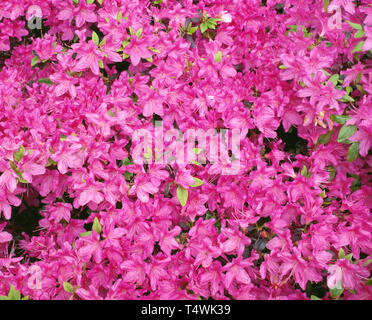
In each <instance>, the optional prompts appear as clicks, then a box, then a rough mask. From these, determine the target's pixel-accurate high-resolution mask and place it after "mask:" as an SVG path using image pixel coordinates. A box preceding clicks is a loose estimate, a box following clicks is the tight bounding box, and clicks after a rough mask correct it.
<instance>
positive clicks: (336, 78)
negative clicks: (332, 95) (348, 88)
mask: <svg viewBox="0 0 372 320" xmlns="http://www.w3.org/2000/svg"><path fill="white" fill-rule="evenodd" d="M339 78H340V75H339V74H334V75H333V76H331V77H330V78H329V79H328V81H331V82H332V83H333V86H334V87H335V86H336V85H337V82H338V79H339Z"/></svg>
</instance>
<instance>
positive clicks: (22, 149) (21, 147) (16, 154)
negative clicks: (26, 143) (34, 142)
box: [14, 146, 26, 162]
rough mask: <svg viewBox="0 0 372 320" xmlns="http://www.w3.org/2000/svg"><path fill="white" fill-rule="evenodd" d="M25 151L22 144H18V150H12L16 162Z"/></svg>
mask: <svg viewBox="0 0 372 320" xmlns="http://www.w3.org/2000/svg"><path fill="white" fill-rule="evenodd" d="M25 151H26V150H25V148H24V147H23V146H20V147H19V149H18V151H16V152H14V160H15V161H17V162H18V161H20V160H21V159H22V158H23V155H24V154H25Z"/></svg>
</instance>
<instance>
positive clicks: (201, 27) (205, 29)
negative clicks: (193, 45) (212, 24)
mask: <svg viewBox="0 0 372 320" xmlns="http://www.w3.org/2000/svg"><path fill="white" fill-rule="evenodd" d="M207 29H208V26H207V24H206V23H205V22H202V23H201V24H200V32H201V33H204V32H205V31H207Z"/></svg>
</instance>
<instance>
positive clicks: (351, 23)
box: [346, 20, 363, 30]
mask: <svg viewBox="0 0 372 320" xmlns="http://www.w3.org/2000/svg"><path fill="white" fill-rule="evenodd" d="M346 22H347V23H348V24H349V25H350V26H351V27H352V28H354V29H357V30H362V29H363V27H362V26H361V25H360V24H358V23H354V22H351V21H348V20H346Z"/></svg>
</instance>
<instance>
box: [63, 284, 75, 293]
mask: <svg viewBox="0 0 372 320" xmlns="http://www.w3.org/2000/svg"><path fill="white" fill-rule="evenodd" d="M63 289H64V290H65V291H66V292H69V293H72V292H73V291H74V287H73V286H72V284H71V283H69V282H66V281H65V282H63Z"/></svg>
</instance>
